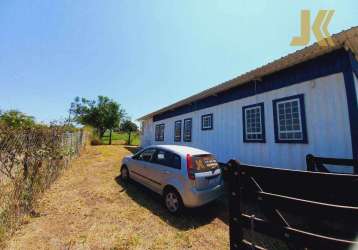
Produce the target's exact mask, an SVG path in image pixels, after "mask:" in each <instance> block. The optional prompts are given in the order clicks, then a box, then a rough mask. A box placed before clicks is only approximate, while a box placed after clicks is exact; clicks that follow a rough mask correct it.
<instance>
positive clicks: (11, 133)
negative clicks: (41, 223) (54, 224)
mask: <svg viewBox="0 0 358 250" xmlns="http://www.w3.org/2000/svg"><path fill="white" fill-rule="evenodd" d="M85 138H86V136H85V134H84V133H83V132H82V131H77V132H69V131H68V130H67V129H66V127H61V126H51V127H46V126H33V127H26V128H24V127H21V128H16V127H9V126H4V125H0V149H1V151H0V190H1V192H0V248H1V239H3V238H4V234H5V232H6V233H8V232H9V233H11V231H12V230H13V229H15V228H16V227H17V226H18V225H19V223H20V221H21V218H22V215H25V214H29V213H32V212H33V204H34V201H35V200H36V198H37V197H38V196H39V195H40V194H41V193H42V192H43V191H44V190H45V189H46V188H48V187H49V185H50V184H51V183H52V182H53V181H54V180H55V179H56V178H57V177H58V175H59V174H60V172H61V170H62V169H63V168H65V167H67V166H68V163H69V161H70V159H71V158H72V156H75V155H77V154H78V153H79V152H80V150H81V149H82V147H83V145H84V141H85Z"/></svg>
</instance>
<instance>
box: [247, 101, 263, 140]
mask: <svg viewBox="0 0 358 250" xmlns="http://www.w3.org/2000/svg"><path fill="white" fill-rule="evenodd" d="M254 109H258V110H259V118H260V123H259V125H260V126H259V127H260V131H259V132H249V131H248V119H247V118H248V111H250V110H254ZM244 110H245V139H246V140H247V141H261V140H263V139H264V138H263V137H264V133H263V130H262V128H263V121H262V119H261V117H262V113H261V112H263V110H262V108H261V106H260V105H257V106H253V107H248V108H245V109H244ZM255 118H256V117H255ZM248 135H261V138H248Z"/></svg>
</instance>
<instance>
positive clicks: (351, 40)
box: [138, 26, 358, 120]
mask: <svg viewBox="0 0 358 250" xmlns="http://www.w3.org/2000/svg"><path fill="white" fill-rule="evenodd" d="M332 39H333V41H334V46H327V47H322V46H319V45H318V43H317V42H316V43H314V44H312V45H310V46H307V47H305V48H303V49H301V50H297V51H295V52H293V53H291V54H288V55H286V56H284V57H281V58H280V59H277V60H275V61H273V62H270V63H268V64H266V65H264V66H262V67H259V68H256V69H254V70H252V71H249V72H247V73H245V74H242V75H240V76H238V77H236V78H234V79H231V80H229V81H226V82H223V83H221V84H219V85H216V86H214V87H212V88H209V89H206V90H204V91H202V92H199V93H198V94H195V95H192V96H190V97H188V98H185V99H182V100H180V101H178V102H176V103H173V104H171V105H169V106H166V107H164V108H162V109H159V110H157V111H154V112H152V113H149V114H147V115H145V116H142V117H140V118H138V120H145V119H147V118H151V117H153V116H154V115H157V114H160V113H163V112H165V111H168V110H173V109H175V108H178V107H180V106H183V105H187V104H190V103H192V102H195V101H197V100H200V99H202V98H205V97H208V96H212V95H215V94H217V93H219V92H222V91H225V90H228V89H231V88H233V87H236V86H238V85H241V84H244V83H247V82H249V81H253V80H256V79H260V78H261V77H263V76H265V75H269V74H272V73H274V72H277V71H281V70H283V69H285V68H289V67H292V66H294V65H296V64H299V63H302V62H305V61H308V60H310V59H313V58H315V57H318V56H321V55H324V54H327V53H329V52H331V51H334V50H337V49H340V48H342V47H343V48H345V49H346V50H351V51H352V52H353V54H354V55H355V57H356V58H357V60H358V26H356V27H352V28H350V29H348V30H345V31H342V32H340V33H337V34H335V35H333V36H332Z"/></svg>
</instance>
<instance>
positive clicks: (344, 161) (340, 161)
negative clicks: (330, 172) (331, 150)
mask: <svg viewBox="0 0 358 250" xmlns="http://www.w3.org/2000/svg"><path fill="white" fill-rule="evenodd" d="M313 159H314V161H315V162H316V163H318V164H330V165H338V166H350V167H353V166H358V160H353V159H339V158H325V157H315V156H314V158H313Z"/></svg>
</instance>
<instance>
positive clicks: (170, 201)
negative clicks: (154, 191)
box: [164, 189, 184, 214]
mask: <svg viewBox="0 0 358 250" xmlns="http://www.w3.org/2000/svg"><path fill="white" fill-rule="evenodd" d="M164 204H165V207H166V208H167V209H168V211H169V212H170V213H171V214H179V213H180V212H181V211H182V209H183V207H184V206H183V201H182V199H181V197H180V194H179V193H178V192H177V191H176V190H174V189H168V190H166V191H165V192H164Z"/></svg>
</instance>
